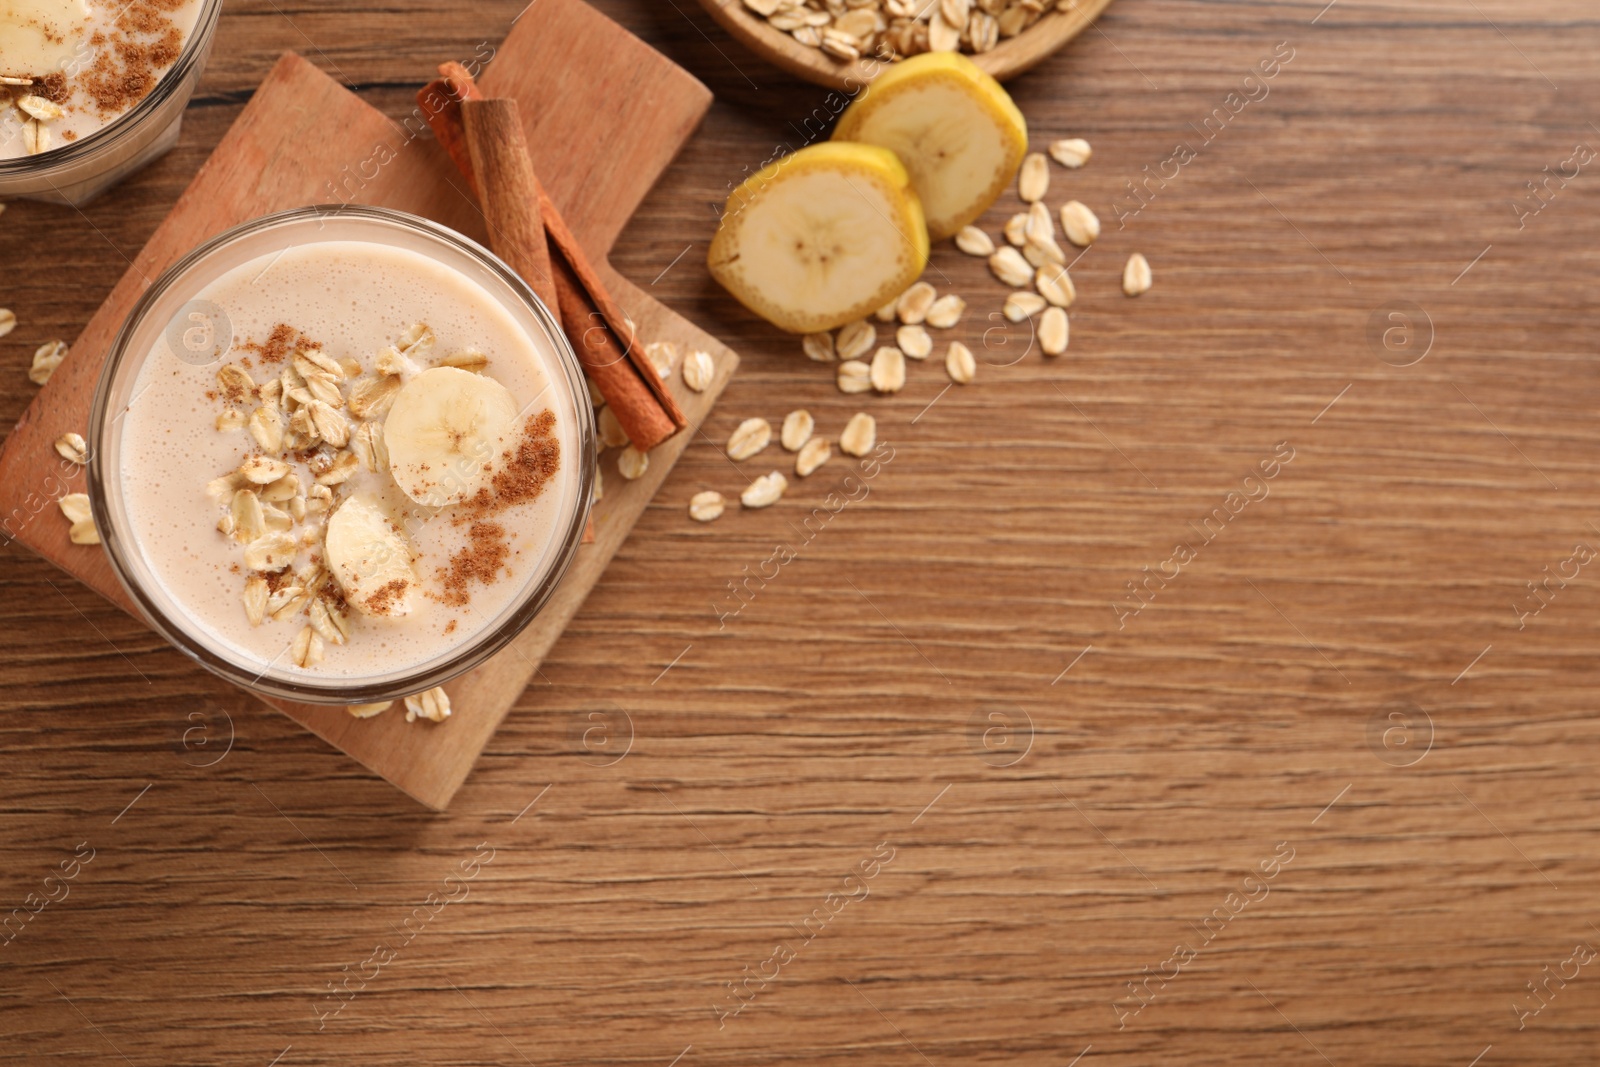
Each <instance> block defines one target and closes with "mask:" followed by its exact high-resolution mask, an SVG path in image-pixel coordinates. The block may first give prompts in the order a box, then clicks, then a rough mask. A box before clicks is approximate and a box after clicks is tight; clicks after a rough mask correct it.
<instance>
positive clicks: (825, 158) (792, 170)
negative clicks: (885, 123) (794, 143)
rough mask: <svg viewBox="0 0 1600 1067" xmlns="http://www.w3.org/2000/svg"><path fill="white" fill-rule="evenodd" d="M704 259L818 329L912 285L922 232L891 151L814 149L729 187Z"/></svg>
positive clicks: (742, 287) (753, 297)
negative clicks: (733, 188) (714, 234)
mask: <svg viewBox="0 0 1600 1067" xmlns="http://www.w3.org/2000/svg"><path fill="white" fill-rule="evenodd" d="M707 262H708V264H709V266H710V268H711V274H712V276H713V277H714V278H716V279H717V281H719V282H721V283H722V284H723V286H724V287H726V288H727V290H728V291H729V292H730V293H732V294H733V295H734V296H735V297H737V298H738V300H739V302H740V303H741V304H743V305H744V306H745V307H747V308H749V309H750V310H751V311H754V312H755V313H756V314H757V315H760V316H761V317H762V318H764V319H766V320H767V321H768V322H770V323H772V324H773V325H775V326H777V327H778V328H779V329H783V330H788V331H790V332H791V333H820V332H822V331H824V330H831V329H834V328H836V327H839V326H843V325H844V324H845V323H847V322H853V321H855V320H857V319H863V318H866V317H867V316H868V315H870V314H871V313H872V312H873V311H874V310H876V309H877V308H880V307H882V306H883V305H884V304H885V303H886V302H888V301H890V300H893V299H894V298H895V297H897V296H899V295H900V293H901V292H903V291H904V290H905V288H906V287H907V286H908V285H910V284H911V283H912V282H914V281H916V280H917V278H918V277H919V276H920V275H921V274H922V269H923V267H925V266H926V265H927V262H928V231H927V227H926V226H925V225H924V222H923V217H922V206H921V205H920V204H919V203H918V202H917V196H916V193H914V192H912V190H911V180H910V177H909V176H908V175H907V174H906V169H905V167H903V166H901V164H900V161H899V160H898V159H896V158H895V157H894V154H893V153H892V152H889V151H886V150H885V149H882V148H876V147H873V146H871V145H859V144H840V143H838V142H834V143H830V144H818V145H811V146H810V147H808V148H802V149H801V150H800V151H798V152H796V153H795V154H794V155H792V156H788V157H785V158H784V159H780V160H778V161H777V162H775V163H772V164H771V165H769V166H767V167H764V168H763V169H762V170H761V171H760V172H759V173H757V174H755V175H753V176H752V177H751V178H750V179H749V180H748V181H746V182H745V183H744V184H743V185H741V186H739V188H737V189H735V190H734V191H733V194H732V195H731V196H729V197H728V204H727V208H726V210H725V211H724V213H723V216H722V225H721V226H720V227H719V228H718V229H717V235H716V237H715V238H714V239H713V240H712V242H711V253H710V255H709V257H708V260H707ZM393 418H394V416H393V415H391V416H390V419H391V420H392V419H393Z"/></svg>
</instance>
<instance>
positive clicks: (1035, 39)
mask: <svg viewBox="0 0 1600 1067" xmlns="http://www.w3.org/2000/svg"><path fill="white" fill-rule="evenodd" d="M700 4H701V6H702V7H704V8H705V9H706V10H707V11H708V12H710V13H711V17H712V18H714V19H716V20H717V22H718V23H719V24H720V25H721V26H722V28H723V29H725V30H727V31H728V32H729V33H731V34H732V35H733V36H734V37H736V38H738V39H739V40H740V41H741V42H742V43H743V44H744V45H745V46H746V47H748V48H749V49H750V50H751V51H753V52H755V53H756V54H757V55H759V56H761V57H762V58H763V59H765V60H767V61H768V62H770V63H772V64H774V65H776V66H778V67H780V68H782V69H783V70H786V71H788V72H789V73H790V74H794V75H797V76H799V77H801V78H804V79H805V80H806V81H809V82H815V83H816V84H818V85H826V86H828V87H829V88H831V89H842V90H844V91H846V92H854V91H856V90H858V89H860V88H861V87H862V86H863V85H865V84H867V83H868V82H870V81H871V80H872V79H873V77H874V76H875V75H876V74H877V73H878V72H880V71H882V70H884V69H886V68H887V67H888V66H890V64H888V63H883V62H877V63H873V62H870V61H869V62H867V63H863V62H861V61H860V60H857V61H856V62H853V63H843V62H840V61H839V60H837V59H833V58H832V57H830V56H829V55H827V54H826V53H824V52H823V51H822V50H821V49H818V48H811V47H810V46H808V45H803V44H801V43H800V42H799V41H797V40H795V39H794V38H793V37H791V36H789V35H788V34H787V33H785V32H783V31H782V30H776V29H773V28H772V26H771V25H770V24H769V23H768V22H767V20H766V19H764V18H762V17H761V16H759V15H757V14H756V13H755V12H753V11H751V10H750V9H749V8H747V7H745V6H744V3H743V0H700ZM1110 6H1111V0H1075V3H1074V5H1073V7H1072V8H1071V9H1070V10H1068V11H1051V12H1050V13H1049V14H1047V15H1045V16H1044V17H1043V18H1041V19H1040V20H1039V21H1038V22H1036V23H1034V24H1033V25H1032V26H1030V27H1028V28H1027V29H1026V30H1023V31H1022V32H1021V33H1019V34H1017V36H1015V37H1012V38H1009V39H1008V40H1005V41H1002V42H1000V44H999V45H997V46H995V47H994V48H992V49H990V50H989V51H987V52H984V53H982V54H980V55H970V54H969V55H968V56H967V58H968V59H971V60H972V61H973V62H975V63H977V64H978V66H980V67H982V68H983V69H984V70H986V71H988V72H989V73H990V74H992V75H994V76H995V78H996V79H998V80H999V81H1005V80H1006V79H1007V78H1010V77H1014V76H1015V75H1018V74H1021V73H1022V72H1023V71H1026V70H1031V69H1032V68H1033V67H1035V66H1037V65H1038V64H1039V63H1040V62H1042V61H1043V60H1044V59H1045V57H1046V56H1048V55H1050V53H1052V52H1054V51H1055V50H1056V49H1058V48H1060V47H1061V46H1062V45H1064V44H1066V43H1067V42H1068V41H1070V40H1072V39H1073V38H1074V37H1076V36H1078V34H1080V33H1082V32H1083V31H1084V30H1085V29H1087V28H1088V27H1089V25H1090V23H1092V22H1094V20H1095V19H1096V18H1097V17H1099V15H1100V12H1102V11H1104V10H1105V9H1106V8H1108V7H1110Z"/></svg>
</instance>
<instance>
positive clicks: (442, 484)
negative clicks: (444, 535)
mask: <svg viewBox="0 0 1600 1067" xmlns="http://www.w3.org/2000/svg"><path fill="white" fill-rule="evenodd" d="M517 414H518V413H517V402H516V400H515V398H513V397H512V395H511V391H510V390H509V389H507V388H506V387H505V386H503V385H501V384H500V383H499V382H497V381H495V380H494V379H493V378H491V377H489V376H488V375H485V374H473V373H472V372H471V371H465V370H460V369H458V368H456V367H434V368H432V369H431V370H425V371H423V372H422V373H421V374H418V375H417V376H416V377H414V378H412V379H411V380H410V381H408V382H406V384H405V385H404V386H402V387H401V389H400V391H399V392H398V393H396V394H395V398H394V403H393V404H392V405H390V408H389V416H388V418H386V419H385V420H384V424H383V442H384V444H385V445H386V446H387V447H388V449H389V473H390V474H391V475H393V476H394V480H395V483H396V484H397V485H399V486H400V488H401V490H402V491H404V492H405V494H406V496H408V497H410V498H411V499H412V500H415V501H416V502H417V503H419V504H426V505H428V506H429V507H444V506H445V505H446V504H457V503H460V502H461V501H463V500H466V499H467V498H468V497H470V496H472V495H473V494H474V493H476V492H477V491H478V489H479V488H480V487H482V486H483V485H485V484H487V483H488V481H489V478H490V476H491V475H492V474H493V473H494V464H495V461H496V459H497V458H498V457H499V456H500V454H501V453H502V452H504V451H505V450H506V449H507V448H509V447H510V445H511V441H512V435H513V434H514V433H515V431H516V427H517Z"/></svg>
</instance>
